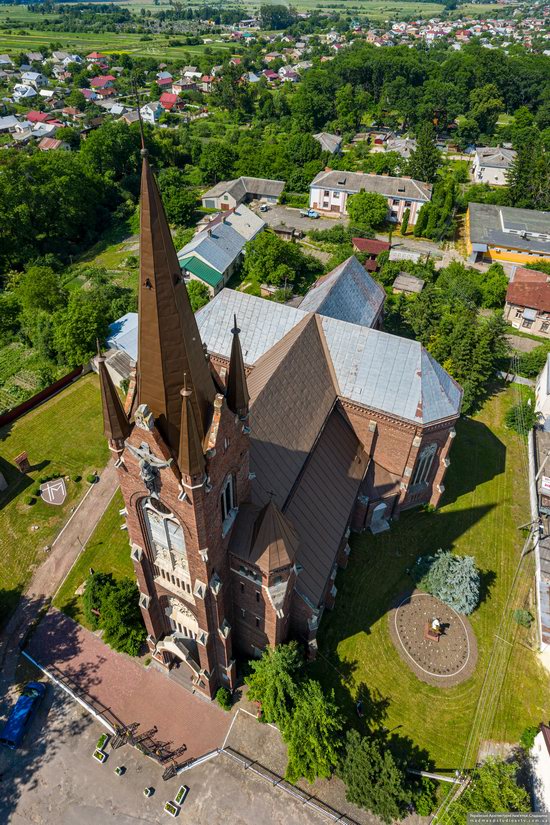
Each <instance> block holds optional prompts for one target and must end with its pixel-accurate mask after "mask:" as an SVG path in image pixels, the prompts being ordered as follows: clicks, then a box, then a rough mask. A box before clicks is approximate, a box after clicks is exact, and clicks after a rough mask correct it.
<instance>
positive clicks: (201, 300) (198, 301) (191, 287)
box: [187, 278, 210, 312]
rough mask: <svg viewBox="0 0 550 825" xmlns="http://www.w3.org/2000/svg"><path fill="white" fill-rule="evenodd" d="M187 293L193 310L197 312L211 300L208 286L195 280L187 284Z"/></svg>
mask: <svg viewBox="0 0 550 825" xmlns="http://www.w3.org/2000/svg"><path fill="white" fill-rule="evenodd" d="M187 293H188V295H189V300H190V302H191V309H192V310H193V312H196V311H197V310H198V309H200V308H201V307H203V306H205V305H206V304H207V303H208V301H209V300H210V292H209V291H208V287H207V286H206V284H203V283H202V281H197V280H195V279H194V278H193V280H191V281H189V283H188V284H187Z"/></svg>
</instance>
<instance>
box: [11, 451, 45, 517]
mask: <svg viewBox="0 0 550 825" xmlns="http://www.w3.org/2000/svg"><path fill="white" fill-rule="evenodd" d="M50 463H51V462H50V461H49V460H48V459H45V460H44V461H41V462H40V463H39V464H33V465H31V467H30V470H29V472H31V473H33V472H35V471H36V470H43V469H44V468H45V467H47V466H48V464H50ZM0 473H2V475H3V476H4V478H5V479H6V482H7V484H8V487H7V490H4V491H3V492H1V493H0V510H1V509H2V508H3V507H6V506H7V505H8V504H9V503H10V501H12V500H13V499H14V498H17V496H19V495H21V493H24V492H25V490H28V488H29V487H31V486H33V485H34V484H36V481H35V480H34V479H33V478H31V476H30V475H28V473H21V472H20V471H19V470H18V468H17V467H16V466H15V464H13V463H11V462H10V461H7V460H6V459H5V458H3V457H2V456H0Z"/></svg>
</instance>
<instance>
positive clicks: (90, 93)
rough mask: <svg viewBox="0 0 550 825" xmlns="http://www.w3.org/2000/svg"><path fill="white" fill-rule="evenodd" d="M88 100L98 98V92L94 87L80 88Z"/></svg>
mask: <svg viewBox="0 0 550 825" xmlns="http://www.w3.org/2000/svg"><path fill="white" fill-rule="evenodd" d="M79 91H80V92H81V93H82V94H83V95H84V97H85V99H86V100H97V92H96V91H94V89H79Z"/></svg>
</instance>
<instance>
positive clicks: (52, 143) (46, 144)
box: [38, 137, 69, 152]
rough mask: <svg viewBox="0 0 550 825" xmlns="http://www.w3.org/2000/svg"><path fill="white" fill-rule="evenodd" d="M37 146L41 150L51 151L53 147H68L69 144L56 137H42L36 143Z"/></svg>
mask: <svg viewBox="0 0 550 825" xmlns="http://www.w3.org/2000/svg"><path fill="white" fill-rule="evenodd" d="M38 148H39V149H40V151H41V152H51V151H52V150H55V149H68V148H69V144H68V143H65V141H63V140H58V139H57V138H51V137H43V138H42V140H41V141H40V143H39V144H38Z"/></svg>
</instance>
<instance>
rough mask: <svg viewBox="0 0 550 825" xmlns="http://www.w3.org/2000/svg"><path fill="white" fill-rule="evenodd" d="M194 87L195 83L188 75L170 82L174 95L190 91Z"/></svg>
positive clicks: (195, 86)
mask: <svg viewBox="0 0 550 825" xmlns="http://www.w3.org/2000/svg"><path fill="white" fill-rule="evenodd" d="M196 88H197V84H196V83H195V81H194V80H192V79H191V78H189V77H182V78H180V80H174V82H173V83H172V92H173V93H174V94H176V95H179V94H181V92H191V91H193V89H196Z"/></svg>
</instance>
